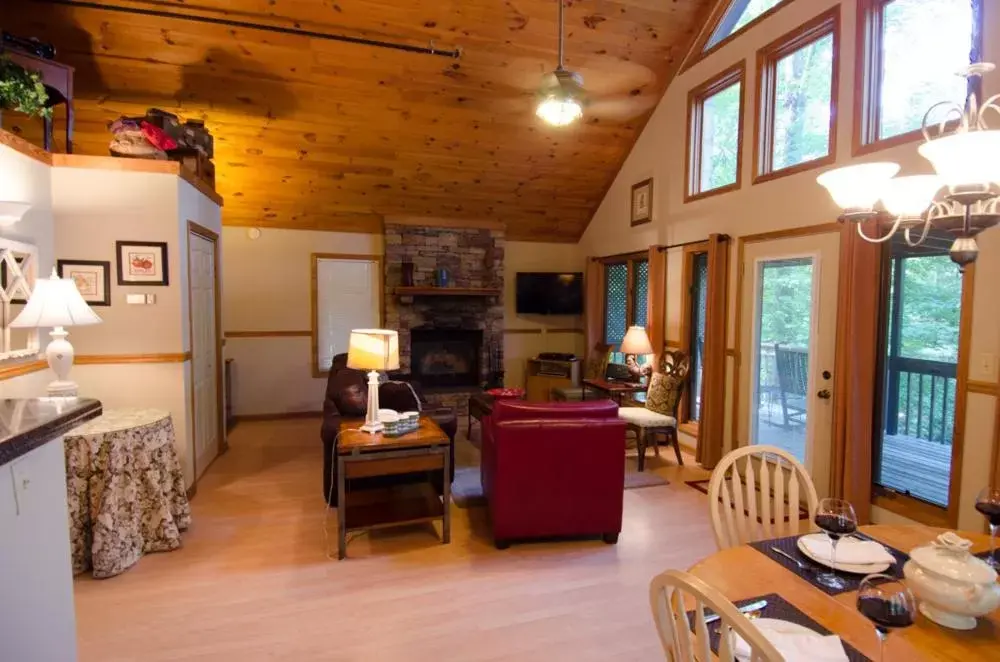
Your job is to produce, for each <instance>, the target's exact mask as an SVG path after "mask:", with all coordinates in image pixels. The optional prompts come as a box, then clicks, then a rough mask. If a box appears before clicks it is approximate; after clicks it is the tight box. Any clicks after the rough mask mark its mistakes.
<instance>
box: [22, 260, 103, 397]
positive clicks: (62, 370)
mask: <svg viewBox="0 0 1000 662" xmlns="http://www.w3.org/2000/svg"><path fill="white" fill-rule="evenodd" d="M101 321H102V320H101V318H100V317H98V316H97V314H96V313H95V312H94V311H93V310H91V309H90V306H88V305H87V302H86V301H84V300H83V297H82V296H80V291H79V290H78V289H76V283H74V282H73V280H72V279H70V278H60V277H59V276H58V275H56V270H55V269H53V270H52V276H50V277H49V278H41V279H39V280H38V281H36V282H35V287H34V289H33V290H32V291H31V296H30V297H28V303H27V304H25V306H24V309H23V310H22V311H21V314H20V315H18V316H17V317H16V318H14V321H13V322H11V323H10V325H11V327H13V328H19V329H22V328H28V329H38V328H51V329H52V331H50V332H49V336H50V337H51V338H52V341H51V342H50V343H49V344H48V346H47V347H46V348H45V357H46V358H47V359H48V361H49V367H50V368H52V372H54V373H56V378H55V380H54V381H52V382H49V388H48V393H49V395H50V396H63V397H72V396H75V395H76V394H77V385H76V382H73V381H70V379H69V371H70V368H72V367H73V345H71V344H70V343H69V341H68V340H66V336H68V335H69V333H67V332H66V329H64V328H63V327H66V326H84V325H87V324H100V323H101Z"/></svg>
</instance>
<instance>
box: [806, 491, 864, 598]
mask: <svg viewBox="0 0 1000 662" xmlns="http://www.w3.org/2000/svg"><path fill="white" fill-rule="evenodd" d="M813 521H814V522H815V523H816V526H818V527H819V528H820V529H821V530H823V531H824V532H825V533H826V535H828V536H829V537H830V548H831V549H830V565H831V567H832V568H833V569H831V570H830V571H829V572H824V573H822V574H820V575H818V576H817V577H816V581H818V582H819V583H820V584H822V585H823V586H826V587H828V588H833V589H842V588H845V587H846V586H847V585H846V584H845V583H844V580H843V579H841V578H840V577H838V576H837V573H836V572H835V569H836V567H837V543H838V542H840V538H841V536H846V535H850V534H852V533H854V532H855V531H857V529H858V516H857V515H856V514H855V513H854V506H852V505H851V504H850V503H848V502H847V501H844V500H843V499H823V500H822V501H820V502H819V508H817V509H816V519H815V520H813Z"/></svg>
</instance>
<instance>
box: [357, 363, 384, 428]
mask: <svg viewBox="0 0 1000 662" xmlns="http://www.w3.org/2000/svg"><path fill="white" fill-rule="evenodd" d="M383 427H384V426H383V425H382V423H381V421H379V420H378V371H377V370H372V371H371V372H369V373H368V411H367V412H366V413H365V424H364V425H362V426H361V427H360V428H358V429H360V430H361V431H362V432H367V433H368V434H377V433H379V432H381V431H382V429H383Z"/></svg>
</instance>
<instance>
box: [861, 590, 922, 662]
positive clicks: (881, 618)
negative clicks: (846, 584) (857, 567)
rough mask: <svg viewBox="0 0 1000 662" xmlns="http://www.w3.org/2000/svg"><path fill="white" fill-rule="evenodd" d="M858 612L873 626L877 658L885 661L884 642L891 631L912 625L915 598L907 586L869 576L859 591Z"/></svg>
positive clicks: (915, 603)
mask: <svg viewBox="0 0 1000 662" xmlns="http://www.w3.org/2000/svg"><path fill="white" fill-rule="evenodd" d="M857 606H858V611H859V612H861V614H862V615H863V616H864V617H865V618H867V619H868V620H869V621H871V622H872V623H873V624H874V625H875V634H876V635H877V636H878V659H879V662H881V661H882V660H884V659H885V641H886V638H888V636H889V632H890V631H892V630H898V629H900V628H906V627H910V626H911V625H913V622H914V621H915V620H916V618H917V599H916V598H914V597H913V593H911V592H910V589H908V588H907V587H906V585H905V584H904V583H903V582H901V581H899V580H898V579H896V578H895V577H890V576H889V575H868V576H867V577H865V578H864V579H863V580H861V587H860V588H859V589H858V605H857Z"/></svg>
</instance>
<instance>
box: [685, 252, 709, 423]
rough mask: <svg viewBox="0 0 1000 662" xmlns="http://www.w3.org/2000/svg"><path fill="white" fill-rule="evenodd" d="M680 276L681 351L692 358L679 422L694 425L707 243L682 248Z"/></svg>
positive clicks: (705, 304)
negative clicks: (681, 294)
mask: <svg viewBox="0 0 1000 662" xmlns="http://www.w3.org/2000/svg"><path fill="white" fill-rule="evenodd" d="M683 269H684V271H683V272H682V274H683V275H682V277H681V288H682V292H683V296H684V299H683V305H682V310H681V350H682V351H683V352H684V353H685V354H687V355H688V356H689V357H690V358H691V368H690V370H689V372H688V375H689V376H688V384H687V388H686V389H685V391H684V395H683V397H682V399H681V406H680V410H679V411H680V423H681V424H690V428H691V429H690V430H689V431H690V432H692V433H694V432H695V430H694V429H693V428H694V427H695V426H697V423H698V420H699V418H700V413H701V375H702V367H703V365H704V361H703V357H704V350H705V318H706V314H707V312H708V300H707V294H708V242H707V241H706V242H699V243H697V244H690V245H688V246H685V247H684V267H683Z"/></svg>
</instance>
